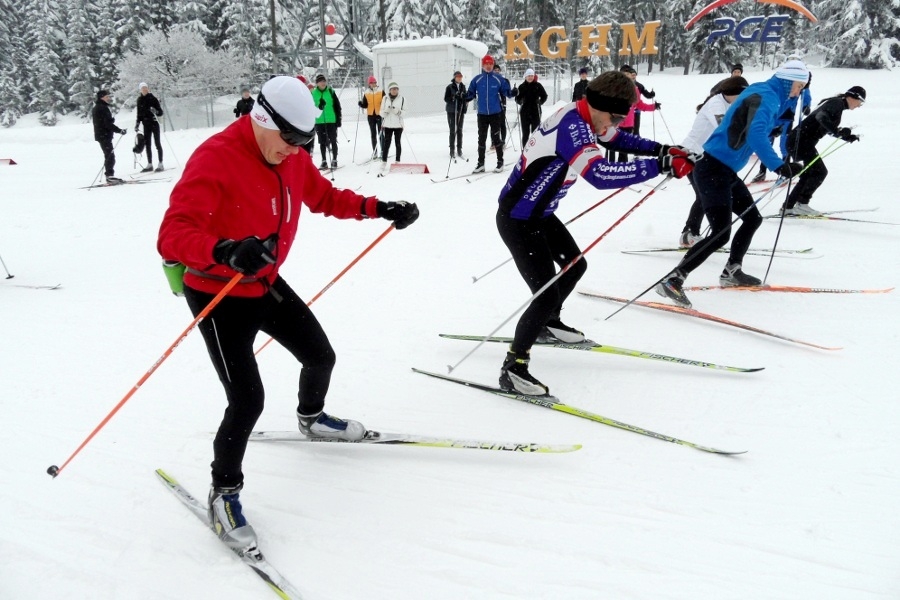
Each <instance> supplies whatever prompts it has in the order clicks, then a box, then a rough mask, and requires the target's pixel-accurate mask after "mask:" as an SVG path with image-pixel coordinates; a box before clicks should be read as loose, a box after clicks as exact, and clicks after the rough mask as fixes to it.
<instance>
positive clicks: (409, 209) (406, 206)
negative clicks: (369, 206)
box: [375, 200, 419, 229]
mask: <svg viewBox="0 0 900 600" xmlns="http://www.w3.org/2000/svg"><path fill="white" fill-rule="evenodd" d="M375 213H376V214H377V215H378V216H379V217H381V218H382V219H387V220H388V221H393V222H394V227H396V228H397V229H405V228H406V227H408V226H410V225H412V224H413V223H415V222H416V219H418V218H419V207H417V206H416V205H415V204H414V203H410V202H405V201H402V200H401V201H400V202H381V201H380V200H379V202H378V204H376V205H375Z"/></svg>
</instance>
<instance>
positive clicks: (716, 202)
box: [656, 60, 809, 308]
mask: <svg viewBox="0 0 900 600" xmlns="http://www.w3.org/2000/svg"><path fill="white" fill-rule="evenodd" d="M807 81H809V70H807V68H806V65H804V64H803V63H802V62H801V61H799V60H796V61H788V62H786V63H785V64H784V65H783V66H782V67H780V68H779V69H777V70H776V71H775V74H774V75H773V76H772V77H770V78H769V79H768V80H766V81H762V82H760V83H754V84H752V85H750V86H748V87H747V89H745V90H744V91H743V92H741V94H740V95H739V96H738V97H737V98H736V99H735V101H734V102H733V103H732V105H731V107H730V108H729V109H728V111H727V112H726V113H725V116H724V117H723V118H722V122H721V123H720V124H719V125H718V126H717V127H716V129H715V130H714V131H713V132H712V134H711V135H710V136H709V139H708V140H706V142H705V143H704V144H703V158H701V159H700V160H699V161H697V164H696V166H695V168H694V183H695V184H696V190H697V193H698V194H699V195H700V200H701V202H702V204H703V212H704V213H705V214H706V219H707V221H709V227H710V233H709V235H707V236H706V237H705V238H703V239H702V240H700V241H698V242H696V243H695V244H694V245H693V246H691V248H690V249H689V250H688V251H687V254H685V255H684V258H683V259H682V260H681V262H679V263H678V265H677V266H676V267H675V269H673V270H672V271H671V272H670V273H669V274H668V275H667V276H666V277H664V278H663V279H662V280H660V282H659V283H658V284H657V285H656V293H657V294H659V295H661V296H664V297H666V298H669V299H670V300H672V301H673V302H675V303H676V304H678V305H679V306H682V307H685V308H690V307H691V302H690V300H688V298H687V296H686V295H685V293H684V289H683V285H684V280H685V279H686V278H687V277H688V275H690V273H691V272H693V271H694V270H695V269H696V268H697V267H699V266H700V265H701V264H703V262H704V261H706V259H707V258H709V257H710V256H712V255H713V253H714V252H715V251H716V250H718V249H719V248H721V247H722V246H724V245H725V244H726V243H727V242H728V238H729V237H730V234H731V215H732V214H735V215H738V216H739V217H740V219H741V226H740V227H739V228H738V230H737V233H735V235H734V240H732V243H731V250H730V253H729V255H728V261H727V262H726V264H725V269H724V270H723V271H722V274H721V275H720V276H719V284H720V285H722V286H724V287H732V286H758V285H761V284H762V281H760V279H759V278H757V277H753V276H752V275H748V274H746V273H744V271H743V268H742V263H743V261H744V255H745V254H746V253H747V250H748V249H749V248H750V243H751V242H752V241H753V234H754V233H756V230H757V229H758V228H759V226H760V224H762V216H761V215H760V214H759V210H758V209H757V208H756V205H755V203H754V201H753V196H752V195H751V194H750V192H749V191H748V190H747V186H746V185H745V184H744V182H743V181H742V180H741V178H740V177H738V175H737V173H738V171H740V170H741V169H743V168H744V167H745V166H746V165H747V162H748V161H749V160H750V156H751V155H753V154H754V153H755V154H756V155H757V156H758V157H759V160H760V161H761V162H763V163H764V164H765V165H766V167H768V168H769V169H771V170H772V171H774V172H776V173H778V174H779V175H780V176H782V177H784V178H786V179H790V178H791V177H793V176H794V175H797V174H798V173H799V172H800V170H801V169H802V168H803V167H802V166H801V165H799V164H797V163H792V162H787V161H785V160H782V159H781V157H779V156H778V154H776V153H775V150H773V149H772V144H771V143H769V132H771V131H772V129H773V128H774V127H775V125H776V124H777V123H778V119H779V117H780V115H782V114H783V113H784V111H785V110H786V109H787V108H788V107H789V106H790V104H791V103H796V98H797V97H798V96H799V95H800V93H801V92H802V91H803V86H804V85H806V83H807Z"/></svg>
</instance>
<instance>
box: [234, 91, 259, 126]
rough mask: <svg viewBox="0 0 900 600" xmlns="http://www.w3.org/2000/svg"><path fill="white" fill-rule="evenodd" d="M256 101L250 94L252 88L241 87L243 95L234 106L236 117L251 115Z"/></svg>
mask: <svg viewBox="0 0 900 600" xmlns="http://www.w3.org/2000/svg"><path fill="white" fill-rule="evenodd" d="M254 102H256V100H254V99H253V98H252V97H251V96H250V88H248V87H242V88H241V97H240V99H239V100H238V101H237V104H236V105H235V107H234V118H235V119H238V118H240V117H243V116H244V115H249V114H250V110H251V109H252V108H253V103H254Z"/></svg>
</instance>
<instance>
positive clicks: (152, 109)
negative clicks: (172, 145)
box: [134, 82, 165, 173]
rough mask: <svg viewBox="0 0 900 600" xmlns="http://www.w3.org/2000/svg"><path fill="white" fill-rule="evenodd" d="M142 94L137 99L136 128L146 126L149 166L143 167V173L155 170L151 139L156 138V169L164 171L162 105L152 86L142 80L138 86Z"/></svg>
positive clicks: (145, 135) (145, 140)
mask: <svg viewBox="0 0 900 600" xmlns="http://www.w3.org/2000/svg"><path fill="white" fill-rule="evenodd" d="M138 90H139V91H140V95H139V96H138V99H137V119H136V120H135V122H134V130H135V131H137V130H138V127H139V126H143V128H144V142H145V146H144V147H145V148H146V150H147V166H146V167H144V168H143V169H141V173H149V172H150V171H152V170H153V148H152V147H151V146H150V139H151V138H154V139H155V140H156V157H157V158H158V159H159V162H158V164H157V167H156V170H157V171H163V170H165V167H164V166H163V149H162V141H161V140H160V137H159V121H157V120H156V118H157V117H161V116H162V114H163V110H162V107H161V106H160V105H159V100H157V99H156V96H154V95H153V94H151V93H150V86H148V85H147V84H146V83H144V82H141V84H140V85H139V86H138Z"/></svg>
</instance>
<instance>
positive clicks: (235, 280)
mask: <svg viewBox="0 0 900 600" xmlns="http://www.w3.org/2000/svg"><path fill="white" fill-rule="evenodd" d="M241 277H243V275H242V274H241V273H237V274H235V276H234V277H232V278H231V280H230V281H229V282H228V283H226V284H225V287H223V288H222V291H220V292H219V293H218V294H217V295H216V297H215V298H213V299H212V300H211V301H210V303H209V304H207V305H206V308H204V309H203V310H202V311H200V314H198V315H197V316H196V317H194V320H193V321H191V324H190V325H188V326H187V328H186V329H185V330H184V331H182V332H181V335H179V336H178V338H177V339H176V340H175V341H174V342H172V345H171V346H169V347H168V348H166V351H165V352H163V354H162V356H160V357H159V358H158V359H156V362H155V363H153V365H152V366H151V367H150V369H148V370H147V372H146V373H144V375H143V377H141V378H140V379H139V380H138V382H137V383H136V384H134V387H133V388H131V389H130V390H129V391H128V393H127V394H125V397H124V398H122V399H121V400H119V403H118V404H116V405H115V406H114V407H113V409H112V410H111V411H109V414H108V415H106V416H105V417H104V418H103V420H102V421H100V424H99V425H97V426H96V427H94V430H93V431H92V432H91V434H90V435H89V436H87V437H86V438H85V439H84V441H83V442H81V445H79V446H78V448H76V449H75V452H73V453H72V454H71V455H70V456H69V458H67V459H66V462H64V463H63V464H62V466H59V467H57V466H56V465H51V466H49V467H48V468H47V473H48V474H49V475H50V476H51V477H53V478H54V479H55V478H56V476H57V475H59V474H60V473H62V471H63V469H65V468H66V466H67V465H68V464H69V463H70V462H72V459H73V458H75V457H76V456H77V455H78V453H79V452H81V450H82V448H84V447H85V446H87V445H88V442H90V441H91V440H92V439H94V436H95V435H97V434H98V433H99V432H100V430H101V429H103V427H104V426H105V425H106V424H107V423H109V421H110V419H112V418H113V417H114V416H115V414H116V413H117V412H119V409H120V408H122V407H123V406H124V405H125V403H126V402H128V400H129V398H131V397H132V396H133V395H134V393H135V392H137V391H138V389H140V387H141V386H142V385H143V384H144V382H145V381H147V380H148V379H150V376H151V375H153V373H155V372H156V369H158V368H159V366H160V365H161V364H163V362H164V361H165V360H166V359H167V358H169V355H170V354H172V352H173V351H174V350H175V348H177V347H178V345H179V344H180V343H181V342H183V341H184V338H186V337H187V336H188V334H189V333H190V332H191V331H193V329H194V327H196V326H197V323H199V322H200V320H201V319H203V318H204V317H205V316H206V315H208V314H209V313H210V311H211V310H212V309H214V308H215V307H216V305H217V304H218V303H219V302H220V301H221V300H222V298H224V297H225V296H226V295H227V294H228V292H229V291H231V288H233V287H234V286H235V285H237V283H238V282H239V281H240V280H241Z"/></svg>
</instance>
